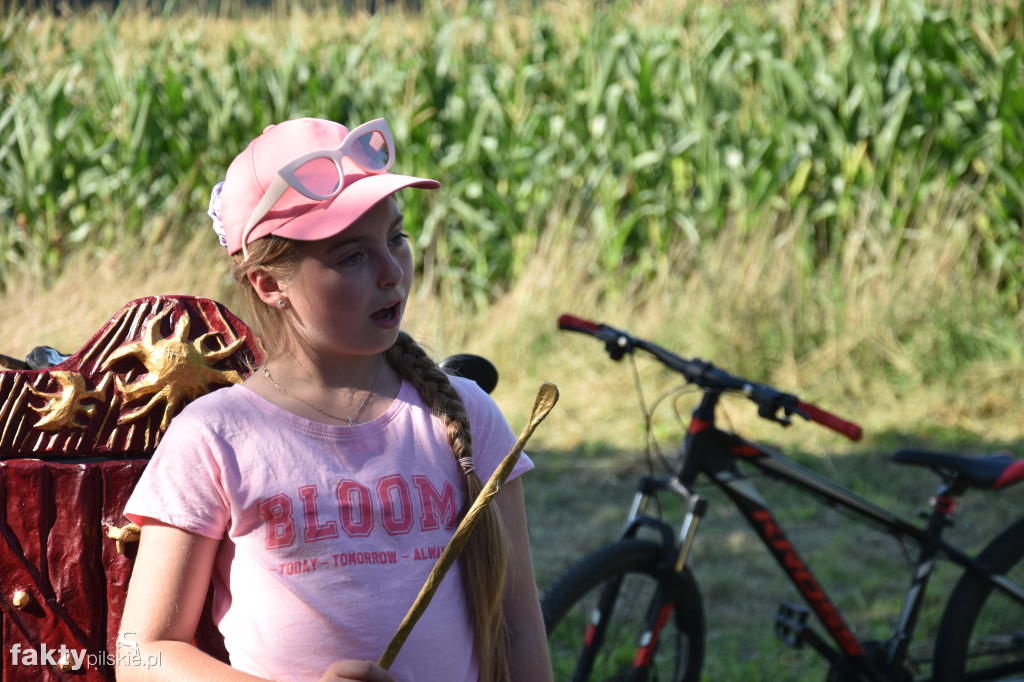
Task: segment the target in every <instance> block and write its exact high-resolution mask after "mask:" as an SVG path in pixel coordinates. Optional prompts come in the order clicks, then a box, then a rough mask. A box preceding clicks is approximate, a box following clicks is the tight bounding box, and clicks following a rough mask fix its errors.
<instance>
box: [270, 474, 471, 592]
mask: <svg viewBox="0 0 1024 682" xmlns="http://www.w3.org/2000/svg"><path fill="white" fill-rule="evenodd" d="M321 498H324V499H321ZM259 510H260V516H261V518H262V520H263V521H264V523H265V526H266V538H265V543H266V548H267V549H268V550H282V549H286V548H290V547H293V546H295V545H296V543H298V542H299V541H300V539H301V542H302V543H304V544H307V545H309V544H313V543H317V542H321V541H324V540H332V539H337V538H339V537H341V534H342V533H344V534H345V535H346V536H347V537H349V538H365V537H370V536H371V534H372V533H373V532H374V530H377V529H379V530H381V531H383V532H385V533H387V534H388V535H393V536H394V535H408V534H409V533H410V532H412V531H413V530H414V529H418V530H419V531H420V532H423V533H426V532H429V531H439V530H444V531H451V530H452V529H453V528H454V527H455V523H456V521H457V519H458V504H457V503H456V499H455V490H454V488H453V487H452V485H451V483H450V482H448V481H445V482H444V484H443V486H442V489H441V490H440V491H438V490H437V488H436V487H435V486H434V484H433V483H432V482H431V480H430V479H429V478H428V477H426V476H417V475H414V476H412V477H411V481H410V479H407V478H406V477H405V476H403V475H401V474H392V475H389V476H384V477H382V478H380V479H379V480H378V481H377V483H376V485H375V486H372V487H371V486H367V485H364V484H363V483H360V482H358V481H355V480H352V479H341V480H339V481H338V483H337V485H335V486H334V489H333V490H331V492H330V494H329V495H321V492H320V490H318V488H317V486H315V485H304V486H300V487H299V488H298V489H297V490H296V493H295V494H294V495H290V494H288V493H284V492H282V493H277V494H275V495H272V496H271V497H268V498H267V499H265V500H263V501H261V502H260V504H259ZM443 550H444V545H443V544H442V545H438V544H427V545H425V546H417V547H414V548H413V549H412V552H411V553H410V554H404V555H402V556H399V555H398V553H397V552H395V551H394V550H384V551H351V552H328V553H326V554H324V555H322V556H320V557H314V558H310V559H300V560H295V561H286V562H282V563H280V564H279V566H278V569H277V570H278V571H280V572H281V573H282V574H285V575H295V574H298V573H310V572H314V571H317V570H320V569H322V568H325V567H330V568H334V567H343V566H356V565H358V566H364V565H386V564H396V563H398V561H400V560H403V561H405V560H412V561H425V560H436V559H437V558H438V557H439V556H440V555H441V552H442V551H443Z"/></svg>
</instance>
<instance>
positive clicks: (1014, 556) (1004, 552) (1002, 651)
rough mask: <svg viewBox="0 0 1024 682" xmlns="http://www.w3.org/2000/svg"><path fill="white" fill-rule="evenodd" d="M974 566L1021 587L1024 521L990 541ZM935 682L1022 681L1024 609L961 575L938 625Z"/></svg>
mask: <svg viewBox="0 0 1024 682" xmlns="http://www.w3.org/2000/svg"><path fill="white" fill-rule="evenodd" d="M978 561H979V562H980V563H981V564H982V565H984V566H986V567H988V568H989V569H990V570H992V571H993V572H994V573H996V574H999V575H1003V576H1005V577H1006V578H1007V579H1008V580H1010V581H1011V582H1013V583H1014V584H1016V585H1024V519H1021V520H1020V521H1017V522H1016V523H1015V524H1013V525H1012V526H1010V527H1009V528H1007V529H1006V530H1005V531H1003V532H1002V533H1001V534H1000V535H999V536H997V537H996V538H995V539H994V540H992V542H990V543H989V544H988V546H987V547H986V548H985V549H984V550H983V551H982V552H981V554H979V555H978ZM933 679H934V680H935V682H961V681H963V680H1024V605H1022V604H1021V603H1020V602H1019V601H1017V600H1016V599H1013V598H1011V597H1010V596H1009V595H1007V594H1006V593H1004V592H1002V591H1000V590H999V589H998V588H996V587H995V586H994V585H993V584H992V582H991V581H989V580H987V579H985V578H984V577H982V576H976V575H971V574H970V573H966V574H964V575H963V576H962V577H961V578H960V580H959V581H958V582H957V584H956V588H954V590H953V593H952V594H951V595H950V597H949V603H948V604H947V605H946V609H945V611H944V612H943V614H942V621H941V623H940V624H939V632H938V635H937V636H936V640H935V665H934V670H933Z"/></svg>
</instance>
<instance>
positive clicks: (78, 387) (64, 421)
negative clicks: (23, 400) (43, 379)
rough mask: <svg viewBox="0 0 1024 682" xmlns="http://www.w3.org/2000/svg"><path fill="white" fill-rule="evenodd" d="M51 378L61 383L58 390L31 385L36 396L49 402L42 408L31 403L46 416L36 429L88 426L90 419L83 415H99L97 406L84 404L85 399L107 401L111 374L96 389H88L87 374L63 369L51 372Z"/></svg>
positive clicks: (30, 388)
mask: <svg viewBox="0 0 1024 682" xmlns="http://www.w3.org/2000/svg"><path fill="white" fill-rule="evenodd" d="M50 377H51V378H53V379H54V380H56V381H57V383H58V384H60V389H58V390H57V391H53V392H47V391H40V390H37V389H35V388H32V387H31V386H29V390H30V391H31V392H32V394H33V395H36V396H39V397H40V398H45V399H46V404H44V405H43V406H42V407H32V406H30V407H32V409H33V410H35V411H36V412H38V413H39V414H40V416H42V419H40V420H39V421H38V422H36V424H35V428H37V429H40V430H42V431H54V430H56V429H60V428H63V427H65V426H69V425H70V426H74V427H77V428H80V429H84V428H85V427H86V422H85V421H81V418H82V417H83V416H84V418H85V420H86V421H88V420H89V419H91V418H92V417H93V415H95V414H96V405H83V404H82V401H84V400H87V399H90V398H91V399H93V400H98V401H103V400H104V398H105V396H106V393H107V385H108V383H109V379H110V375H109V374H104V375H103V378H102V379H101V380H100V383H99V384H98V385H97V386H96V388H94V389H92V390H87V389H86V387H85V377H83V376H82V375H81V374H79V373H78V372H67V371H64V370H60V371H56V372H50Z"/></svg>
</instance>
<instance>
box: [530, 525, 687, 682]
mask: <svg viewBox="0 0 1024 682" xmlns="http://www.w3.org/2000/svg"><path fill="white" fill-rule="evenodd" d="M617 578H621V579H622V583H621V584H620V589H619V591H618V592H617V596H615V598H614V603H613V606H612V608H611V609H610V612H611V614H612V615H611V618H612V620H611V621H609V623H610V625H609V629H608V630H607V631H606V632H605V636H604V639H603V641H602V643H601V644H600V645H599V648H598V650H597V652H596V655H595V660H594V663H593V668H592V671H593V672H592V674H590V675H586V674H582V675H581V673H580V671H579V669H578V667H579V665H578V660H577V657H578V656H579V653H580V652H581V651H582V647H583V639H584V636H585V633H586V631H587V626H588V624H589V623H590V621H591V615H592V613H593V611H594V609H595V606H596V603H597V600H598V599H599V598H600V595H601V592H602V589H603V587H604V586H605V585H606V584H607V583H608V581H609V580H612V579H617ZM660 586H666V587H669V588H670V589H671V595H672V596H671V599H672V603H673V606H674V608H673V612H672V616H671V617H670V618H669V621H668V622H667V623H666V625H665V627H664V628H663V630H662V633H661V637H660V638H659V640H658V643H657V647H656V649H655V652H654V655H653V659H652V661H651V665H650V667H649V669H648V672H647V674H646V676H642V677H641V679H645V680H648V681H649V682H664V681H665V680H669V681H671V682H697V680H699V679H700V671H701V667H702V666H703V663H704V638H705V631H704V608H703V604H702V600H701V595H700V591H699V590H698V587H697V582H696V580H695V579H694V578H693V575H692V574H691V573H690V571H689V569H685V570H684V571H683V573H682V574H678V573H675V571H674V570H672V567H669V566H666V562H665V552H664V548H663V547H662V546H661V545H659V544H657V543H655V542H651V541H649V540H641V539H626V540H620V541H618V542H614V543H612V544H610V545H606V546H604V547H602V548H600V549H598V550H596V551H594V552H593V553H591V554H589V555H588V556H586V557H584V558H583V559H581V560H580V561H579V562H577V563H576V564H575V565H573V566H572V567H571V568H569V569H568V570H567V571H566V572H565V573H563V574H562V576H561V577H560V578H558V579H557V580H556V581H555V582H554V584H553V585H552V586H551V587H550V589H548V590H547V592H545V594H544V597H543V598H542V599H541V610H542V611H543V613H544V626H545V628H546V629H547V633H548V646H549V650H550V652H551V659H552V666H553V668H554V671H555V680H556V682H563V681H566V680H574V681H576V680H578V681H580V682H582V681H583V680H603V681H607V682H612V681H615V682H624V681H625V680H636V679H637V677H638V675H637V674H636V673H635V672H634V671H633V660H634V657H635V655H636V653H637V649H638V642H639V640H640V638H641V636H642V634H643V633H644V631H645V630H646V629H647V628H646V623H647V617H648V612H649V609H650V605H651V602H652V600H653V599H654V596H655V594H656V591H657V589H658V588H659V587H660ZM608 611H609V610H608V609H606V610H605V613H608Z"/></svg>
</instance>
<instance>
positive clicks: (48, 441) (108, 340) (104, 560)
mask: <svg viewBox="0 0 1024 682" xmlns="http://www.w3.org/2000/svg"><path fill="white" fill-rule="evenodd" d="M262 358H263V354H262V350H261V348H260V347H259V346H258V343H257V341H256V339H255V336H254V334H253V333H252V332H251V330H249V329H248V328H247V327H246V326H245V324H244V323H242V322H241V321H240V320H238V318H236V317H234V316H233V315H232V314H231V313H230V312H229V311H227V310H226V309H225V308H224V307H223V306H221V305H220V304H218V303H215V302H214V301H209V300H206V299H196V298H191V297H151V298H146V299H139V300H137V301H133V302H131V303H129V304H128V305H126V306H125V307H124V308H122V309H121V310H120V311H119V312H118V313H117V314H116V315H115V316H114V317H113V318H111V320H110V321H109V322H108V323H107V324H106V325H104V327H103V328H102V329H101V330H100V331H99V332H97V333H96V335H95V336H94V337H93V338H92V339H91V340H90V341H89V343H87V344H86V345H85V346H84V347H83V348H82V350H80V351H79V352H78V353H76V354H74V355H73V356H72V357H71V358H69V359H68V360H66V361H65V362H63V363H61V364H60V365H58V366H55V367H51V368H49V369H46V370H20V371H15V370H6V369H3V367H2V366H0V608H2V609H3V627H2V631H0V637H2V639H0V657H2V660H0V676H2V677H0V679H3V680H15V681H17V680H26V681H29V680H31V681H33V682H34V681H36V680H88V681H92V680H113V679H114V668H113V663H114V659H115V657H116V656H119V655H120V656H124V657H127V656H129V655H131V650H130V649H128V648H127V647H125V646H121V647H120V648H119V647H118V644H117V641H118V636H119V627H118V626H119V623H120V619H121V613H122V611H123V609H124V598H125V591H126V589H127V586H128V580H129V577H130V575H131V569H132V560H133V558H134V555H135V545H134V544H131V543H129V544H126V545H125V546H124V548H123V549H124V553H123V554H122V553H120V552H119V551H118V549H117V547H116V543H115V541H114V540H112V539H110V538H109V537H108V531H109V529H110V528H111V527H118V528H120V527H122V526H124V525H125V524H127V522H128V520H127V519H126V518H124V516H123V515H122V510H123V509H124V504H125V502H126V501H127V499H128V496H129V495H130V493H131V490H132V488H133V487H134V486H135V483H136V482H137V481H138V478H139V476H140V475H141V474H142V471H143V469H144V468H145V466H146V462H147V460H148V458H149V457H150V456H151V455H152V453H153V450H154V449H155V447H156V445H157V443H158V442H159V440H160V436H161V435H162V434H163V432H164V430H165V429H166V426H167V423H168V421H169V420H170V418H171V417H173V415H174V414H177V412H178V411H179V410H180V409H181V407H183V406H184V405H185V404H186V403H188V402H189V401H191V400H192V399H194V398H196V397H198V396H199V395H201V394H203V393H206V392H208V391H210V390H216V389H217V388H220V387H222V386H227V385H230V383H232V382H235V381H240V380H241V379H242V378H243V377H244V376H246V375H247V374H248V373H249V372H250V371H251V369H252V368H253V367H255V366H257V365H258V364H259V363H261V362H262ZM197 644H198V645H199V646H200V647H201V648H203V649H204V650H206V651H209V652H210V653H213V654H214V655H217V656H219V657H221V658H225V655H224V648H223V640H222V639H221V637H220V635H219V633H218V632H217V630H216V628H215V627H214V626H213V622H212V618H211V616H210V610H209V602H208V604H207V609H206V610H205V612H204V614H203V620H202V623H201V624H200V628H199V632H198V633H197ZM62 647H63V648H62ZM62 654H64V657H65V658H67V662H68V663H70V664H72V665H73V664H74V663H76V662H77V663H80V664H81V665H80V667H79V669H77V670H62V668H61V665H60V662H61V658H62ZM140 662H141V661H140ZM141 663H145V662H141ZM156 663H158V662H156Z"/></svg>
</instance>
